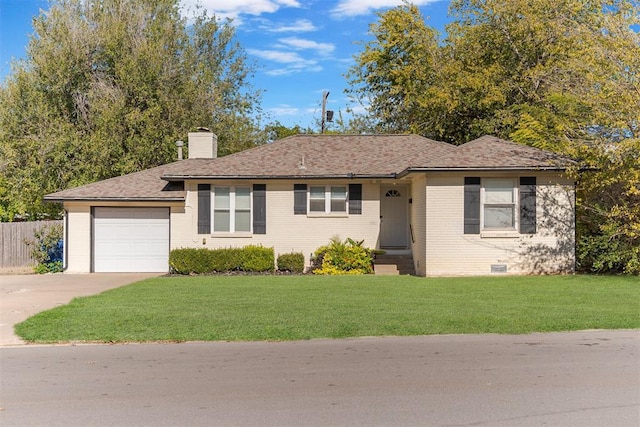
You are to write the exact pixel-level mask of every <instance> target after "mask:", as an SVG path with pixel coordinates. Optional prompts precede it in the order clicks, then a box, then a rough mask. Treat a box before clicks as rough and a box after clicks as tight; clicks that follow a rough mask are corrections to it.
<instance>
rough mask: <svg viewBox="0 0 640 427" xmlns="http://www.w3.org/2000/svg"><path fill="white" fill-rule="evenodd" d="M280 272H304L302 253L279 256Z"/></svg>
mask: <svg viewBox="0 0 640 427" xmlns="http://www.w3.org/2000/svg"><path fill="white" fill-rule="evenodd" d="M278 270H280V271H289V272H291V273H302V272H304V254H302V252H291V253H289V254H280V255H278Z"/></svg>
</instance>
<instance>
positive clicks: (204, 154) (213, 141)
mask: <svg viewBox="0 0 640 427" xmlns="http://www.w3.org/2000/svg"><path fill="white" fill-rule="evenodd" d="M188 148H189V158H190V159H215V158H216V157H218V137H217V136H216V134H214V133H213V132H211V131H210V130H209V129H207V128H198V131H197V132H189V147H188Z"/></svg>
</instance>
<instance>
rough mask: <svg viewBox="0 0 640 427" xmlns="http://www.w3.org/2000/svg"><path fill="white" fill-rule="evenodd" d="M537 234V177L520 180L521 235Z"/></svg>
mask: <svg viewBox="0 0 640 427" xmlns="http://www.w3.org/2000/svg"><path fill="white" fill-rule="evenodd" d="M535 233H536V177H535V176H533V177H521V178H520V234H535Z"/></svg>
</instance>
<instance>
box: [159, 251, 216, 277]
mask: <svg viewBox="0 0 640 427" xmlns="http://www.w3.org/2000/svg"><path fill="white" fill-rule="evenodd" d="M210 252H211V251H210V250H209V249H206V248H200V249H196V248H180V249H174V250H172V251H171V253H170V254H169V267H170V269H171V272H172V273H176V274H202V273H208V272H211V271H212V269H213V257H212V256H211V254H210Z"/></svg>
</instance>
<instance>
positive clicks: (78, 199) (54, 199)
mask: <svg viewBox="0 0 640 427" xmlns="http://www.w3.org/2000/svg"><path fill="white" fill-rule="evenodd" d="M43 199H44V201H45V202H52V203H61V202H184V201H185V199H186V198H185V197H184V196H183V197H57V196H56V197H49V196H44V198H43Z"/></svg>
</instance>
